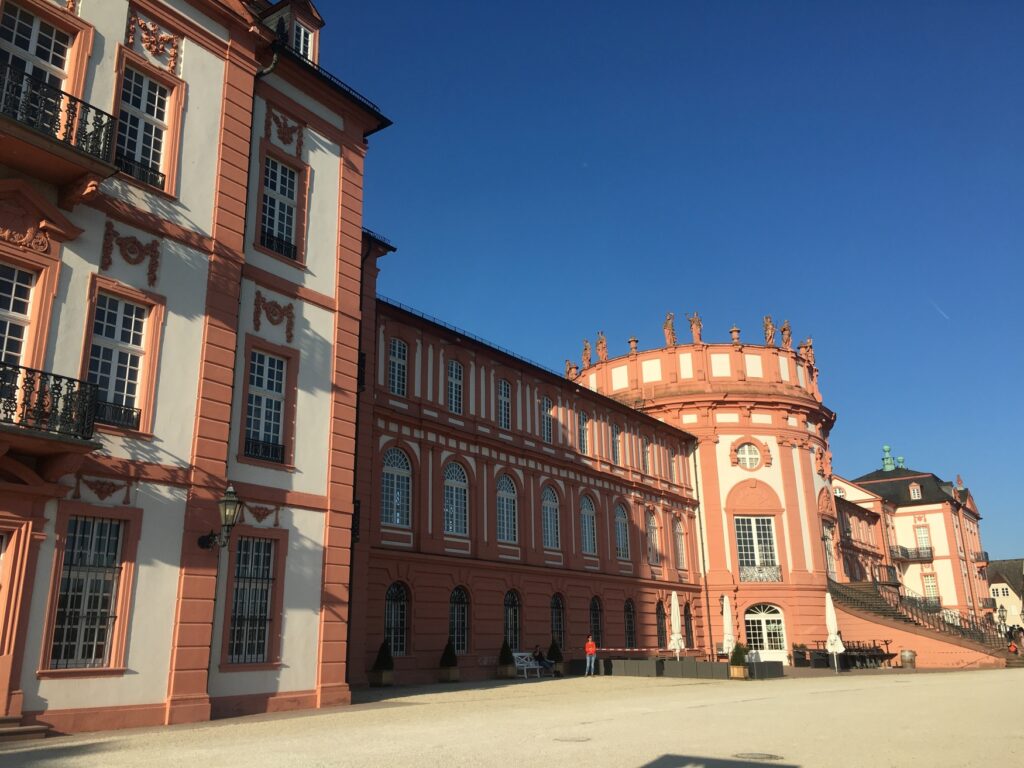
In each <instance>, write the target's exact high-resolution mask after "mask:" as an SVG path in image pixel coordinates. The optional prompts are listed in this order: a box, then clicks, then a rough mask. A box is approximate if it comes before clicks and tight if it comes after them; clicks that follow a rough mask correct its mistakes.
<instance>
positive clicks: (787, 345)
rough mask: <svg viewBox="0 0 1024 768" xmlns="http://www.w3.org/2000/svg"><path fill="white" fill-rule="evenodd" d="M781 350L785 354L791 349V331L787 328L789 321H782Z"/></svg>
mask: <svg viewBox="0 0 1024 768" xmlns="http://www.w3.org/2000/svg"><path fill="white" fill-rule="evenodd" d="M782 348H783V349H784V350H786V351H787V352H789V350H791V349H792V348H793V329H792V328H790V327H789V320H783V321H782Z"/></svg>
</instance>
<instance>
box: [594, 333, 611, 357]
mask: <svg viewBox="0 0 1024 768" xmlns="http://www.w3.org/2000/svg"><path fill="white" fill-rule="evenodd" d="M597 359H598V361H599V362H602V363H603V362H605V361H606V360H607V359H608V340H607V339H605V337H604V331H598V332H597Z"/></svg>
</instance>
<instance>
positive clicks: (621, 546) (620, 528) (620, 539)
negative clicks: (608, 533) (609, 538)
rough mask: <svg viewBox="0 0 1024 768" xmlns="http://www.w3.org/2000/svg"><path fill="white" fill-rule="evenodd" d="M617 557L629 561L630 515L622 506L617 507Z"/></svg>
mask: <svg viewBox="0 0 1024 768" xmlns="http://www.w3.org/2000/svg"><path fill="white" fill-rule="evenodd" d="M615 557H616V558H617V559H619V560H629V513H627V512H626V508H625V507H624V506H622V505H621V504H617V505H616V506H615Z"/></svg>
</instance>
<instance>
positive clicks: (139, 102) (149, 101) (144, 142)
mask: <svg viewBox="0 0 1024 768" xmlns="http://www.w3.org/2000/svg"><path fill="white" fill-rule="evenodd" d="M169 98H170V91H169V89H168V88H167V87H166V86H164V85H162V84H161V83H158V82H156V81H155V80H153V79H151V78H150V77H148V76H147V75H144V74H143V73H142V72H139V71H138V70H135V69H131V68H129V67H125V70H124V76H123V78H122V80H121V108H120V112H119V115H118V117H119V119H118V124H117V164H118V166H119V167H120V168H121V170H122V171H124V172H125V173H127V174H128V175H129V176H132V177H133V178H135V179H138V180H139V181H141V182H143V183H145V184H150V185H152V186H154V187H159V188H161V189H163V187H164V183H165V181H166V177H165V175H164V173H163V161H164V141H165V137H166V135H167V131H168V127H169V126H168V116H167V103H168V100H169Z"/></svg>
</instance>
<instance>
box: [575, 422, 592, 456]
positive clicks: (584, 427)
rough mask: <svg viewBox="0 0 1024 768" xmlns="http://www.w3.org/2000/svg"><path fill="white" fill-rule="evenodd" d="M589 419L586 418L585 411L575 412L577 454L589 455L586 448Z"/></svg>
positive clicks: (587, 447) (588, 450)
mask: <svg viewBox="0 0 1024 768" xmlns="http://www.w3.org/2000/svg"><path fill="white" fill-rule="evenodd" d="M589 422H590V417H589V416H587V412H586V411H576V440H577V444H578V449H579V452H580V453H582V454H584V455H587V454H589V453H590V449H589V446H588V440H587V438H588V436H589V435H588V425H589Z"/></svg>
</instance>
